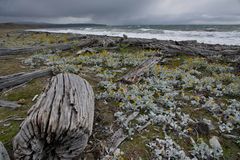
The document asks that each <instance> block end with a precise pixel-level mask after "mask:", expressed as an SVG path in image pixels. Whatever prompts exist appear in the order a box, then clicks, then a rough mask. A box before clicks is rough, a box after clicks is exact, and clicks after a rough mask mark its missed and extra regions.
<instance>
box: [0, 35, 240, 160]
mask: <svg viewBox="0 0 240 160" xmlns="http://www.w3.org/2000/svg"><path fill="white" fill-rule="evenodd" d="M72 36H73V35H71V34H50V33H35V32H15V31H12V32H7V33H6V32H2V33H0V46H1V47H0V48H27V47H32V46H41V45H43V46H44V45H52V44H61V43H71V44H73V45H76V44H78V43H79V40H78V39H77V38H74V39H73V38H72ZM125 38H126V37H125ZM100 39H101V37H100ZM83 49H84V48H79V47H73V48H71V49H70V50H66V51H62V50H59V51H52V50H51V49H43V50H40V51H37V52H34V53H23V54H20V55H17V56H6V57H0V62H1V63H0V76H5V75H8V74H13V73H19V72H28V71H32V70H37V69H44V68H53V72H54V73H59V72H61V73H74V74H77V75H79V76H81V77H82V78H84V79H86V80H87V81H88V82H89V83H90V84H91V86H92V87H93V89H94V93H95V99H96V105H95V119H94V126H93V134H92V136H91V137H90V140H89V143H88V146H87V147H86V149H85V151H84V153H83V155H84V156H85V157H94V158H95V159H96V158H109V157H110V158H111V159H167V158H170V159H194V160H195V159H238V158H239V156H240V155H239V154H240V135H239V133H240V74H239V66H238V65H239V64H236V63H235V62H229V61H224V60H223V59H216V57H214V58H213V59H210V58H209V57H206V56H202V55H193V54H188V53H185V52H182V53H175V54H174V56H170V57H169V56H164V53H162V51H161V50H159V49H155V48H144V47H139V46H133V45H126V44H118V45H117V48H116V49H115V48H114V49H112V48H109V47H104V46H103V47H102V48H101V47H95V48H94V47H93V49H92V50H89V49H87V50H86V47H85V50H84V51H83ZM78 53H79V54H78ZM157 56H159V57H163V59H161V60H160V61H159V62H158V63H157V64H156V65H154V66H153V67H150V68H148V70H147V71H146V72H144V73H143V74H142V75H141V78H139V79H138V80H137V82H135V83H132V84H128V83H123V82H121V78H122V77H123V76H124V75H126V74H128V73H129V71H131V70H133V69H134V68H135V67H137V66H139V65H141V64H142V63H143V62H144V61H146V60H148V59H150V58H153V57H157ZM49 78H50V77H44V78H37V79H35V80H32V81H30V82H27V83H25V84H23V85H20V86H17V87H14V88H11V89H9V88H8V89H5V90H2V91H1V92H0V99H2V100H8V101H15V102H17V103H18V104H20V105H21V107H19V108H16V109H10V108H4V107H0V141H2V142H3V144H4V145H5V147H6V148H7V150H8V151H9V153H10V155H11V150H12V138H13V137H14V136H15V135H16V134H17V133H18V131H19V126H20V123H21V121H22V120H23V119H24V118H25V117H26V116H27V112H28V110H29V109H30V107H31V106H32V105H33V104H34V103H35V100H34V97H35V96H36V95H40V94H41V93H42V91H43V89H44V88H45V86H46V85H47V83H48V81H49ZM119 129H122V131H123V132H122V134H123V135H124V137H125V138H124V140H123V141H122V142H121V144H119V145H118V146H117V147H116V149H115V150H114V151H113V152H112V153H111V152H110V151H106V149H109V148H108V147H109V146H108V142H107V139H110V138H111V137H112V136H113V135H114V133H116V131H118V130H119Z"/></svg>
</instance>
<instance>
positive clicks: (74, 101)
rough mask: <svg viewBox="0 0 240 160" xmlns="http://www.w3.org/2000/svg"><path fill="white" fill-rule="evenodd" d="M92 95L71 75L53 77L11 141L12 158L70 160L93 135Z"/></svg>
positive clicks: (87, 88)
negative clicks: (12, 148)
mask: <svg viewBox="0 0 240 160" xmlns="http://www.w3.org/2000/svg"><path fill="white" fill-rule="evenodd" d="M93 117H94V93H93V89H92V87H91V86H90V85H89V83H88V82H87V81H86V80H84V79H82V78H80V77H79V76H77V75H74V74H59V75H57V76H55V77H53V78H52V80H51V82H50V84H49V86H48V87H47V88H46V90H45V92H44V93H43V94H42V95H41V96H40V98H39V100H38V101H37V103H36V104H35V105H34V106H33V107H32V108H31V109H30V111H29V113H28V116H27V118H26V119H25V120H24V122H23V123H22V125H21V129H20V131H19V133H18V134H17V135H16V137H15V138H14V141H13V147H14V156H15V159H17V160H18V159H39V160H45V159H62V160H64V159H73V158H75V157H78V156H79V155H80V154H81V152H82V151H83V150H84V148H85V147H86V145H87V142H88V138H89V136H90V135H91V133H92V126H93Z"/></svg>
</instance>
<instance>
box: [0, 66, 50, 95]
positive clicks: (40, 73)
mask: <svg viewBox="0 0 240 160" xmlns="http://www.w3.org/2000/svg"><path fill="white" fill-rule="evenodd" d="M51 74H52V69H51V68H48V69H43V70H37V71H33V72H28V73H24V72H21V73H17V74H12V75H8V76H2V77H0V90H2V89H5V88H10V87H14V86H17V85H20V84H23V83H26V82H29V81H31V80H33V79H36V78H40V77H45V76H49V75H51Z"/></svg>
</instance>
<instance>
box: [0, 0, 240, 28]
mask: <svg viewBox="0 0 240 160" xmlns="http://www.w3.org/2000/svg"><path fill="white" fill-rule="evenodd" d="M0 21H39V22H40V21H41V22H54V23H71V22H74V23H77V22H93V23H110V24H128V23H131V24H146V23H148V24H161V23H170V24H173V23H175V24H177V23H240V0H201V1H193V0H0Z"/></svg>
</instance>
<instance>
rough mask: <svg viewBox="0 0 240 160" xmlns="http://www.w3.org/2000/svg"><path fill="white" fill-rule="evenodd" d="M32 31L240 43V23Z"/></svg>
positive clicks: (89, 27)
mask: <svg viewBox="0 0 240 160" xmlns="http://www.w3.org/2000/svg"><path fill="white" fill-rule="evenodd" d="M31 31H42V32H52V33H75V34H90V35H107V36H123V34H125V35H127V36H128V37H132V38H147V39H152V38H156V39H159V40H175V41H182V40H197V41H198V42H200V43H209V44H226V45H240V25H125V26H108V25H96V26H95V25H90V26H87V25H84V26H81V25H79V26H74V27H61V28H45V29H34V30H31Z"/></svg>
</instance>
